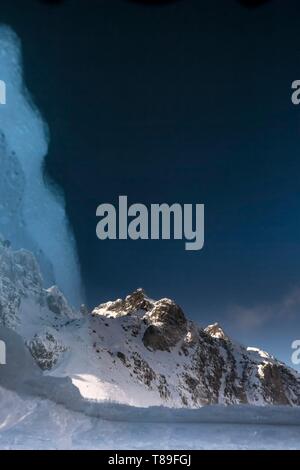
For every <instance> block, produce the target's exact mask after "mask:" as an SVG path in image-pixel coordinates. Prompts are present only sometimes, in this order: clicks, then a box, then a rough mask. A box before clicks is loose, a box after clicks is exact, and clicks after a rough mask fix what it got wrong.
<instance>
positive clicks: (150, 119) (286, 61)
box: [0, 0, 300, 360]
mask: <svg viewBox="0 0 300 470" xmlns="http://www.w3.org/2000/svg"><path fill="white" fill-rule="evenodd" d="M26 4H27V8H26V9H24V2H22V1H20V0H15V1H14V2H12V1H11V0H2V1H1V10H0V22H3V23H7V24H9V25H11V26H12V27H13V28H14V29H15V30H16V32H17V33H18V35H19V36H20V38H21V39H22V43H23V52H24V67H25V79H26V83H27V86H28V88H29V90H30V92H31V93H32V95H33V97H34V99H35V101H36V104H37V106H38V107H39V109H40V110H41V111H42V113H43V115H44V117H45V120H46V121H47V123H48V125H49V128H50V137H51V141H50V149H49V154H48V156H47V164H46V168H45V174H46V175H47V176H48V177H49V176H50V177H52V178H53V180H54V181H55V182H56V183H57V184H58V185H59V186H60V187H61V188H62V190H63V191H64V193H65V198H66V204H67V212H68V215H69V218H70V222H71V224H72V227H73V230H74V233H75V236H76V241H77V246H78V252H79V257H80V262H81V267H82V275H83V280H84V283H85V287H86V292H87V299H88V302H89V304H90V305H94V304H97V303H99V302H100V301H104V300H108V299H113V298H116V297H121V296H124V295H126V294H127V293H128V292H130V291H132V290H134V289H135V288H136V287H139V286H143V287H144V288H145V289H146V291H147V292H148V293H149V295H150V296H152V297H154V298H155V297H157V298H158V297H163V296H168V297H172V298H174V299H175V300H176V301H177V302H178V303H180V304H181V305H182V307H183V308H184V310H185V311H186V312H187V313H188V314H189V316H191V317H193V318H194V319H197V321H198V322H199V323H200V324H202V325H205V324H207V323H209V322H210V323H211V322H213V321H220V323H221V324H223V325H224V327H225V328H226V329H227V331H228V333H229V334H231V335H233V336H234V337H236V338H238V339H240V340H241V341H242V342H245V343H251V344H252V345H253V343H255V344H257V345H259V346H262V347H264V348H265V349H269V350H270V351H271V352H273V353H275V354H277V355H279V356H280V357H282V358H284V359H285V360H288V358H289V357H290V355H291V349H290V343H291V341H292V340H294V339H298V338H300V316H299V309H300V269H299V261H300V223H299V222H300V220H299V219H300V211H299V208H300V197H299V196H300V186H299V183H300V176H299V175H300V139H299V137H300V107H299V108H297V107H295V106H293V105H292V103H291V100H290V96H291V82H292V81H293V80H295V79H300V46H299V45H300V20H299V18H300V4H299V1H297V0H289V1H286V0H285V1H284V0H281V1H280V0H277V1H271V2H269V3H267V4H266V5H264V6H262V7H260V8H257V9H253V10H249V9H247V8H243V7H242V6H241V5H240V4H239V3H238V2H237V1H235V0H222V1H221V0H210V1H207V2H199V0H186V1H181V2H180V1H179V2H177V3H175V4H174V5H168V6H164V7H160V8H158V7H149V6H148V7H147V6H141V5H137V4H134V3H130V2H126V1H121V0H109V1H108V0H106V1H105V0H103V1H101V0H99V1H93V2H87V1H84V0H73V1H72V0H67V1H65V2H62V4H60V5H59V6H55V7H54V6H49V5H45V4H43V3H41V2H37V1H34V0H28V1H27V2H26ZM120 194H126V195H128V198H129V202H130V203H134V202H142V203H145V204H151V203H158V202H167V203H172V202H180V203H182V204H183V203H196V202H198V203H204V204H205V206H206V226H205V239H206V241H205V247H204V249H203V250H202V251H200V252H186V251H185V250H184V243H183V242H181V241H176V242H172V241H170V242H168V241H163V242H160V241H107V242H103V241H102V242H100V241H99V240H98V239H97V238H96V234H95V227H96V223H97V220H96V217H95V211H96V207H97V206H98V204H100V203H102V202H116V201H117V198H118V195H120ZM298 289H299V292H298Z"/></svg>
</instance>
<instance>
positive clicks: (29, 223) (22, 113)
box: [0, 25, 82, 306]
mask: <svg viewBox="0 0 300 470" xmlns="http://www.w3.org/2000/svg"><path fill="white" fill-rule="evenodd" d="M0 80H2V81H4V82H5V84H6V104H0V233H2V234H3V235H4V236H5V237H6V238H7V239H9V240H10V241H11V242H12V243H13V245H14V246H15V247H17V248H18V247H22V248H26V249H29V250H30V251H32V252H33V253H34V254H35V255H36V257H37V259H38V261H39V263H40V266H41V270H42V274H43V276H44V280H45V284H47V285H50V284H53V283H56V284H57V285H58V286H59V287H60V289H61V290H62V291H63V292H64V294H65V296H66V297H67V298H68V300H69V301H70V302H71V303H73V304H74V305H76V306H77V305H78V304H79V303H80V302H81V300H82V289H81V281H80V273H79V264H78V261H77V256H76V250H75V243H74V239H73V236H72V233H71V231H70V228H69V225H68V220H67V216H66V212H65V208H64V203H63V201H62V200H61V197H60V198H59V197H58V195H56V194H54V192H53V190H52V189H51V190H50V188H49V187H47V186H46V184H45V181H44V178H43V170H42V167H43V160H44V158H45V155H46V154H47V149H48V130H47V126H46V125H45V123H44V121H43V119H42V117H41V115H40V114H39V112H38V110H37V109H36V108H35V106H34V105H33V103H32V101H31V99H30V96H29V93H28V92H27V90H26V88H25V85H24V81H23V75H22V61H21V48H20V41H19V39H18V37H17V36H16V34H15V33H14V32H13V31H12V30H11V29H10V28H9V27H7V26H1V25H0Z"/></svg>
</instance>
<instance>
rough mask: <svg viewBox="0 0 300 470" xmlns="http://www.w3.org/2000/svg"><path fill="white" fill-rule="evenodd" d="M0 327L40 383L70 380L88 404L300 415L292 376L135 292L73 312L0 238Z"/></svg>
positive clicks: (298, 383)
mask: <svg viewBox="0 0 300 470" xmlns="http://www.w3.org/2000/svg"><path fill="white" fill-rule="evenodd" d="M0 327H5V329H9V330H13V332H14V333H15V334H17V335H18V337H21V338H22V341H23V342H24V344H25V346H26V347H27V349H28V350H29V351H30V353H31V356H32V357H33V359H34V361H35V363H36V364H37V365H38V366H39V369H40V372H41V376H42V377H43V379H44V380H45V379H46V378H47V379H46V382H45V383H50V382H51V380H52V382H51V383H52V388H53V383H54V382H53V381H55V379H57V380H58V382H59V381H61V380H63V379H65V380H68V381H70V382H72V384H73V387H74V388H75V389H76V390H77V392H78V395H80V396H81V398H82V400H83V401H86V402H87V401H90V400H92V401H103V400H109V401H115V402H119V403H123V404H129V405H134V406H139V407H147V406H152V405H164V406H168V407H189V408H198V407H200V406H202V405H206V404H241V403H243V404H254V405H266V404H276V405H294V406H299V405H300V375H299V374H298V373H297V372H296V371H294V370H292V369H290V368H289V367H287V366H286V365H285V364H283V363H282V362H280V361H278V360H276V359H275V358H274V357H272V356H270V355H269V354H268V353H266V352H264V351H261V350H258V349H255V348H245V347H244V346H242V345H240V344H237V343H235V342H233V341H232V340H231V339H230V338H229V337H228V336H227V335H226V334H225V333H224V331H223V330H222V328H221V327H220V326H219V325H218V324H213V325H210V326H208V327H206V328H201V327H199V326H198V325H197V324H195V323H194V322H191V321H189V320H188V319H187V318H186V316H185V314H184V312H183V311H182V309H181V308H180V307H179V306H178V305H176V303H174V302H173V301H172V300H170V299H161V300H158V301H155V300H152V299H150V298H149V297H148V296H147V295H146V294H145V292H144V291H143V290H142V289H138V290H137V291H136V292H134V293H132V294H130V295H128V296H127V297H126V298H125V299H124V300H122V299H118V300H116V301H114V302H107V303H104V304H101V305H99V306H98V307H96V308H95V309H94V310H93V311H91V312H89V311H88V310H87V309H86V308H82V309H81V311H80V312H76V311H75V310H74V309H72V308H71V307H70V306H69V305H68V303H67V301H66V299H65V298H64V296H63V295H62V294H61V292H60V291H59V289H58V288H57V287H51V288H50V289H45V288H44V287H43V281H42V277H41V274H40V271H39V267H38V265H37V263H36V261H35V259H34V257H33V255H32V254H30V253H29V252H27V251H25V250H18V251H13V250H12V249H11V247H10V246H9V242H7V241H6V240H4V239H3V238H1V239H0ZM0 331H1V329H0ZM0 339H1V337H0ZM9 361H10V358H9V357H8V359H7V365H6V366H2V367H7V368H8V369H9V367H10V362H9ZM3 370H4V369H3ZM14 370H15V371H18V369H17V367H16V365H15V369H14ZM16 373H18V372H16ZM2 375H3V374H2ZM47 380H48V382H47ZM49 380H50V382H49ZM0 385H1V371H0ZM2 385H3V384H2ZM4 385H5V384H4ZM52 391H53V390H52Z"/></svg>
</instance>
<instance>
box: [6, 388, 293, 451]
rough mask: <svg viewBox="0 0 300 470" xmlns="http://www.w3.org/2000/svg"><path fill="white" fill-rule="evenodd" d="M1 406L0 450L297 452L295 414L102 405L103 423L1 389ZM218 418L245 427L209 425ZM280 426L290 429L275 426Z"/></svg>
mask: <svg viewBox="0 0 300 470" xmlns="http://www.w3.org/2000/svg"><path fill="white" fill-rule="evenodd" d="M0 402H1V409H0V448H1V449H176V448H177V449H186V450H188V449H300V413H298V411H297V412H296V410H295V409H294V410H291V409H288V408H286V409H283V408H274V407H273V408H272V409H261V410H258V409H257V408H256V410H254V408H253V407H252V408H251V407H245V408H243V407H240V408H238V409H237V408H232V407H229V408H228V407H227V408H224V407H208V408H206V409H205V410H204V413H203V412H201V410H199V412H198V410H191V412H189V411H188V410H177V411H175V410H165V409H163V408H156V409H148V410H147V409H139V408H134V407H132V408H131V407H122V406H121V407H120V406H119V405H114V404H109V405H108V404H107V405H105V406H104V407H103V414H104V415H105V416H106V419H104V418H101V417H92V416H88V415H87V414H85V413H80V412H73V411H70V410H68V409H67V408H65V407H64V406H62V405H57V404H56V403H54V402H51V401H49V400H44V399H40V398H34V399H33V398H29V397H24V396H23V397H21V396H19V395H17V394H16V393H15V392H12V391H8V390H6V389H3V388H0ZM108 418H109V419H108ZM222 418H223V421H226V420H229V421H234V420H239V421H243V420H245V423H244V424H241V423H236V424H234V423H227V424H226V423H224V422H223V423H222V422H213V421H214V420H219V421H222ZM151 420H152V421H151ZM209 421H211V422H209ZM249 421H252V424H249ZM255 422H256V423H255ZM263 422H268V423H270V424H262V423H263ZM272 422H273V424H271V423H272ZM285 422H291V423H294V424H289V425H288V424H278V423H285ZM276 423H277V424H276ZM297 423H298V424H297Z"/></svg>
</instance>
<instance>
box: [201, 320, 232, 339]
mask: <svg viewBox="0 0 300 470" xmlns="http://www.w3.org/2000/svg"><path fill="white" fill-rule="evenodd" d="M204 331H205V333H207V334H209V335H210V336H212V337H213V338H220V339H225V340H228V339H229V337H228V336H227V335H226V333H225V332H224V330H223V328H221V326H220V324H219V323H218V322H216V323H213V324H211V325H208V326H207V327H206V328H204Z"/></svg>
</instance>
